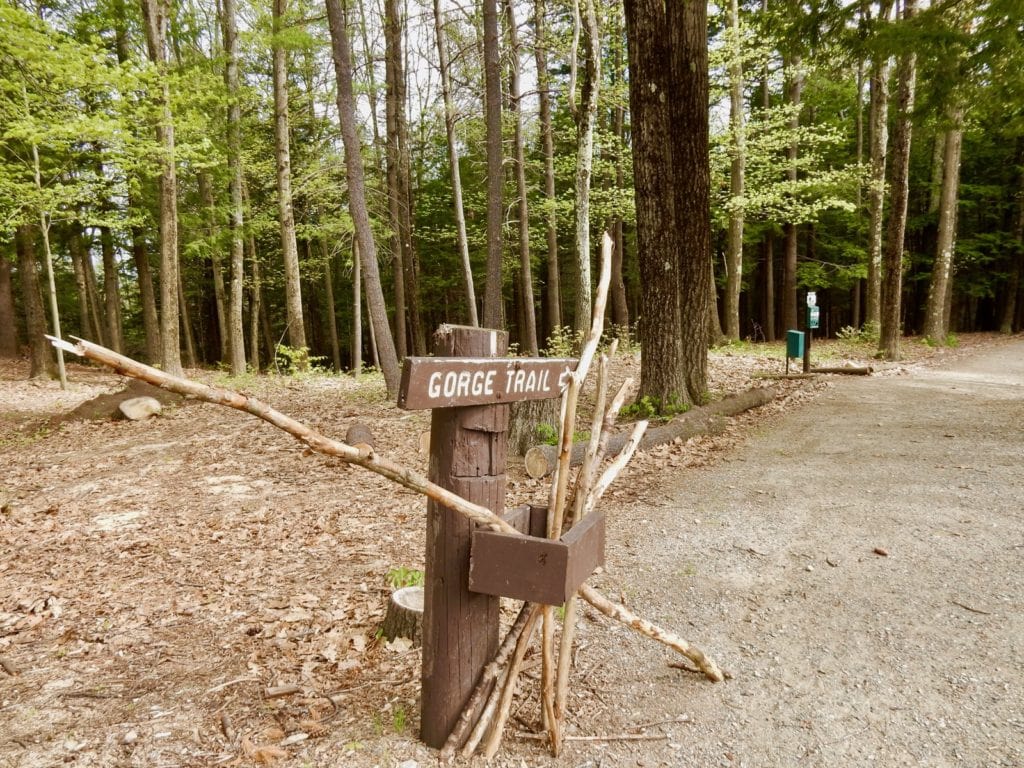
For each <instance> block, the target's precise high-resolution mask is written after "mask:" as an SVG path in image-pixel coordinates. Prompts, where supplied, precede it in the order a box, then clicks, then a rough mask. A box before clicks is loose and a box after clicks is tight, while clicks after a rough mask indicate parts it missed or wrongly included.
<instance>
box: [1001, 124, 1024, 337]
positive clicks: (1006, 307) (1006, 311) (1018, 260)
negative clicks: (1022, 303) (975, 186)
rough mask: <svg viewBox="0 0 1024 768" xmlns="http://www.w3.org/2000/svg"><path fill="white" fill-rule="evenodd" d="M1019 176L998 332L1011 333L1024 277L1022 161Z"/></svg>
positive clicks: (1022, 144) (1023, 150) (1023, 146)
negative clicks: (1011, 251)
mask: <svg viewBox="0 0 1024 768" xmlns="http://www.w3.org/2000/svg"><path fill="white" fill-rule="evenodd" d="M1017 146H1018V147H1019V150H1020V151H1019V152H1018V157H1020V158H1021V159H1024V157H1022V155H1024V140H1018V144H1017ZM1018 168H1020V169H1021V170H1019V171H1018V175H1019V178H1020V181H1019V182H1018V183H1019V185H1020V186H1019V187H1018V189H1017V212H1016V218H1015V219H1014V226H1013V236H1014V239H1015V240H1016V241H1017V253H1016V254H1014V255H1011V256H1010V258H1011V259H1012V260H1013V262H1012V264H1011V266H1010V279H1009V280H1008V281H1007V283H1006V301H1005V302H1004V303H1003V317H1002V321H1001V322H1000V323H999V332H1000V333H1013V330H1014V324H1013V321H1014V318H1015V317H1016V316H1017V302H1018V300H1019V299H1018V296H1020V293H1021V290H1020V288H1021V278H1022V277H1024V275H1022V273H1024V163H1021V162H1018Z"/></svg>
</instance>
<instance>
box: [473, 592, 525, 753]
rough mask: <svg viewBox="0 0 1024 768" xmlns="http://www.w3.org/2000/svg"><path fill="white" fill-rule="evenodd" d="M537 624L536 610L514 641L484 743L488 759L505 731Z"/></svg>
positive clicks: (495, 750)
mask: <svg viewBox="0 0 1024 768" xmlns="http://www.w3.org/2000/svg"><path fill="white" fill-rule="evenodd" d="M536 624H537V612H536V611H534V612H533V613H531V614H530V619H529V621H528V622H527V625H526V628H525V629H524V630H523V632H522V634H521V635H520V636H519V641H518V642H517V643H516V652H515V655H514V656H513V657H512V661H511V662H509V665H508V676H507V677H506V678H505V686H504V687H503V688H502V689H501V699H500V700H499V702H498V711H497V714H495V716H494V722H493V724H492V725H491V732H490V735H489V736H488V737H487V743H486V744H485V745H484V757H485V758H486V759H487V760H490V759H491V758H492V757H494V754H495V753H496V752H497V751H498V747H500V746H501V739H502V735H503V733H504V731H505V723H506V722H508V715H509V712H510V711H511V709H512V696H513V695H514V694H515V692H516V680H518V679H519V670H520V669H522V666H523V658H524V657H525V656H526V649H527V648H528V647H529V646H530V638H531V637H533V629H534V627H535V626H536Z"/></svg>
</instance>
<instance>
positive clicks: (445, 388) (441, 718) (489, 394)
mask: <svg viewBox="0 0 1024 768" xmlns="http://www.w3.org/2000/svg"><path fill="white" fill-rule="evenodd" d="M434 347H435V350H434V351H435V353H436V354H437V355H438V357H412V358H407V359H406V361H405V364H404V368H403V371H402V382H401V386H400V388H399V395H398V405H399V406H400V407H402V408H406V409H427V408H429V409H432V411H431V419H430V469H429V477H430V480H432V481H433V482H435V483H437V484H438V485H440V486H442V487H444V488H447V489H449V490H452V491H454V492H455V493H457V494H459V495H460V496H462V497H463V498H465V499H468V500H469V501H472V502H475V503H477V504H480V505H482V506H485V507H487V508H488V509H490V510H491V511H492V512H494V513H495V514H497V515H502V514H503V513H504V511H505V469H506V464H507V452H508V435H507V432H508V411H509V405H508V404H509V403H512V402H514V401H517V400H539V399H544V398H554V397H558V396H559V395H560V394H561V391H562V386H563V385H564V384H565V378H566V376H567V375H568V374H569V373H570V372H571V371H572V370H574V369H575V367H576V363H577V361H576V360H572V359H553V358H505V357H501V356H502V355H504V354H505V351H506V349H507V348H508V334H507V333H506V332H505V331H496V330H490V329H484V328H471V327H467V326H453V325H443V326H441V327H440V328H439V329H438V331H437V333H435V334H434ZM541 527H543V526H541ZM475 528H476V526H474V525H473V524H472V523H470V522H469V521H468V520H467V519H466V518H465V517H463V516H462V515H460V514H458V513H457V512H452V511H451V510H449V509H447V508H446V507H443V506H441V505H440V504H437V503H436V502H434V501H429V502H428V503H427V548H426V573H425V574H424V605H423V671H422V680H421V682H422V695H421V699H420V725H421V730H420V737H421V738H422V739H423V741H424V742H425V743H426V744H427V745H428V746H431V747H434V748H440V747H442V746H443V745H444V743H445V741H446V740H447V738H448V734H449V733H451V731H452V728H453V727H454V726H455V723H456V721H457V720H458V718H459V715H460V714H461V713H462V710H463V709H464V708H465V706H466V703H467V701H468V700H469V697H470V695H471V694H472V692H473V688H474V687H475V686H476V683H477V680H478V679H479V678H480V674H481V672H482V671H483V668H484V667H485V666H486V665H487V663H488V662H490V661H491V659H492V658H493V657H494V654H495V653H496V651H497V649H498V629H499V599H500V598H499V597H498V596H497V595H498V590H497V589H491V593H490V594H486V593H484V592H483V591H471V590H470V588H469V581H470V577H469V573H470V554H471V550H472V545H473V531H474V529H475ZM599 533H600V543H601V544H603V527H602V528H601V530H600V532H599ZM598 538H599V537H598V536H590V537H586V539H587V542H588V544H589V542H590V540H593V542H594V543H593V544H590V545H589V547H588V549H593V550H595V551H596V549H597V546H598ZM515 543H516V544H518V542H515ZM487 544H493V545H494V546H495V547H497V549H498V550H501V548H502V544H503V541H502V540H497V541H494V542H490V541H488V542H487ZM547 546H553V547H554V549H553V550H552V555H553V556H554V557H555V558H558V557H561V559H562V560H566V561H567V562H566V565H567V564H568V560H569V557H570V556H569V554H568V552H569V550H570V546H569V545H568V544H565V545H559V544H558V543H557V542H553V543H551V544H548V545H547ZM578 548H579V547H578V546H577V547H574V550H575V549H578ZM602 549H603V548H602ZM531 555H533V556H534V559H536V558H537V557H542V558H545V559H546V558H547V557H548V556H549V555H548V552H547V550H545V551H543V552H540V553H539V554H538V553H536V552H534V551H533V550H531ZM488 559H493V560H494V561H495V562H496V563H498V562H500V563H504V564H505V566H506V567H509V562H510V561H509V559H508V558H507V557H503V556H501V555H500V553H499V556H497V557H494V558H488ZM547 570H548V571H549V572H550V571H554V570H557V569H555V568H549V569H547ZM591 570H592V568H591ZM499 576H501V574H499ZM489 578H490V581H488V579H489ZM558 579H559V580H560V583H561V582H564V580H565V577H564V575H559V576H558ZM548 580H553V579H551V578H549V579H548ZM478 581H480V583H481V584H493V583H494V582H495V579H494V578H493V575H492V576H491V577H489V576H488V574H487V573H486V572H481V573H480V574H479V575H478ZM561 590H562V591H563V592H564V586H562V587H561ZM549 594H552V595H555V594H561V592H558V591H557V590H556V591H553V592H549ZM552 599H554V598H552Z"/></svg>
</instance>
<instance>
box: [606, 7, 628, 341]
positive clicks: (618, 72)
mask: <svg viewBox="0 0 1024 768" xmlns="http://www.w3.org/2000/svg"><path fill="white" fill-rule="evenodd" d="M613 19H614V21H613V22H612V24H611V30H610V35H611V37H612V39H613V40H614V42H613V43H612V71H611V73H610V75H611V82H612V86H613V87H615V86H617V85H618V84H620V83H623V82H626V62H625V61H624V59H623V56H622V54H623V42H622V40H623V27H622V25H623V23H624V22H623V19H622V17H621V16H620V15H619V13H618V12H617V11H616V13H615V16H614V17H613ZM611 129H612V135H613V136H614V137H615V189H616V190H621V189H622V188H623V186H624V184H625V181H626V172H625V162H624V157H623V154H624V152H625V148H626V146H627V145H626V107H625V104H623V103H622V102H621V101H620V102H619V103H617V104H616V105H615V106H614V107H613V108H612V125H611ZM611 236H612V279H611V284H610V285H609V286H608V293H609V305H610V308H611V319H612V323H613V324H614V325H616V326H618V328H617V333H618V334H619V335H620V337H622V338H623V339H624V340H625V339H628V337H629V331H630V329H629V302H628V301H627V297H626V282H625V279H624V278H623V266H624V262H625V245H626V244H625V239H624V233H623V223H622V217H621V216H619V215H616V216H614V217H613V218H612V222H611Z"/></svg>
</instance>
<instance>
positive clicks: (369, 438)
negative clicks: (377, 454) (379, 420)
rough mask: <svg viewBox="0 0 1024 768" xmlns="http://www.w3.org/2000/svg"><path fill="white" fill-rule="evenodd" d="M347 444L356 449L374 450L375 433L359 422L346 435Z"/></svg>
mask: <svg viewBox="0 0 1024 768" xmlns="http://www.w3.org/2000/svg"><path fill="white" fill-rule="evenodd" d="M345 442H346V443H348V444H349V445H351V446H354V447H356V448H362V447H364V446H365V447H366V448H373V432H371V431H370V428H369V427H368V426H366V425H365V424H363V423H362V422H360V421H357V422H355V423H353V424H352V426H350V427H349V428H348V432H346V433H345Z"/></svg>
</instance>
